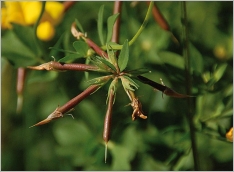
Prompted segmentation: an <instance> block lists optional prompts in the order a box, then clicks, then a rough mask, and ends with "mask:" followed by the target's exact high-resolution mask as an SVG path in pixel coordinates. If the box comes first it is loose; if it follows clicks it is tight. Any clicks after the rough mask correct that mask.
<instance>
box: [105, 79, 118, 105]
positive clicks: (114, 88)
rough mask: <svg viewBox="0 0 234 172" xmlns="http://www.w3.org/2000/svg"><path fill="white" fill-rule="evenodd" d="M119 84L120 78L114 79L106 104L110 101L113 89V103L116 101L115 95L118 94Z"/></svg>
mask: <svg viewBox="0 0 234 172" xmlns="http://www.w3.org/2000/svg"><path fill="white" fill-rule="evenodd" d="M117 86H118V79H114V80H113V81H112V82H111V84H110V86H109V89H108V95H107V99H106V104H107V103H108V100H109V97H110V91H111V90H113V95H114V101H113V104H114V102H115V96H116V90H117Z"/></svg>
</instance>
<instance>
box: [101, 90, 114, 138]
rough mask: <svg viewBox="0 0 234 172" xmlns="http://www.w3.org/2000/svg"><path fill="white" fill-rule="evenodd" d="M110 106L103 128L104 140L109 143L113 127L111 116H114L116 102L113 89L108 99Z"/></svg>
mask: <svg viewBox="0 0 234 172" xmlns="http://www.w3.org/2000/svg"><path fill="white" fill-rule="evenodd" d="M108 100H109V101H108V107H107V111H106V116H105V120H104V130H103V140H104V141H105V142H106V143H107V142H108V141H109V139H110V127H111V116H112V107H113V102H114V94H113V90H111V91H110V95H109V99H108Z"/></svg>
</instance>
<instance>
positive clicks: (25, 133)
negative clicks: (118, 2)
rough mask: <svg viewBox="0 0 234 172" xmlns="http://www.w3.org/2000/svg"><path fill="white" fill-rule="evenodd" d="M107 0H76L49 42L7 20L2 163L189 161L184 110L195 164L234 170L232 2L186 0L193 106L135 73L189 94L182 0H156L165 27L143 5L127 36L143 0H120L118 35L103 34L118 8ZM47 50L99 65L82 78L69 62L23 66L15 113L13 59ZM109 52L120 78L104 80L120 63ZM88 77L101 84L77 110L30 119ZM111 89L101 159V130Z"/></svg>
mask: <svg viewBox="0 0 234 172" xmlns="http://www.w3.org/2000/svg"><path fill="white" fill-rule="evenodd" d="M113 4H114V3H113V2H79V3H76V4H75V5H74V6H73V7H72V8H71V9H70V10H69V11H68V12H66V13H65V16H64V19H63V21H62V22H61V24H60V25H58V26H57V28H56V29H57V30H56V31H57V34H56V35H55V37H54V39H53V40H52V41H50V42H47V43H45V42H37V41H35V40H34V34H33V28H32V27H23V26H20V25H17V24H14V26H13V30H8V31H3V32H2V37H1V42H2V44H1V51H2V58H1V62H2V63H1V67H2V69H1V71H2V91H1V96H2V97H1V98H2V101H1V102H2V104H1V105H2V106H1V107H2V117H1V121H2V127H1V129H2V133H1V134H2V142H1V146H2V156H1V165H2V170H3V171H5V170H17V171H18V170H22V171H26V170H30V171H31V170H35V171H39V170H53V171H68V170H69V171H73V170H95V171H96V170H99V171H102V170H103V171H104V170H105V171H110V170H133V171H141V170H142V171H146V170H150V171H156V170H158V171H159V170H160V171H165V170H166V171H169V170H170V171H171V170H181V171H187V170H194V162H193V159H194V158H193V152H192V149H191V137H190V128H189V127H188V126H189V124H188V121H187V115H188V111H192V114H193V122H194V127H195V137H196V143H197V155H198V158H199V165H200V170H202V171H213V170H221V171H225V170H230V171H231V170H233V145H232V143H231V142H229V141H227V139H226V138H225V134H226V133H227V131H228V130H229V129H230V128H231V127H232V126H233V122H232V121H233V64H232V63H233V59H232V58H233V57H232V56H233V52H232V47H233V43H232V42H233V41H232V40H233V35H232V30H233V24H232V21H233V16H232V13H233V9H232V5H233V4H232V2H221V1H220V2H195V1H194V2H186V4H187V16H188V30H189V49H188V50H189V53H190V56H189V59H190V66H191V71H190V72H191V73H190V77H191V94H192V96H194V97H192V98H191V99H190V100H191V102H192V107H191V109H188V104H187V99H176V98H172V97H168V96H166V95H163V98H162V93H161V92H159V91H156V90H153V88H152V87H149V86H148V85H145V84H142V83H141V82H138V81H135V79H134V77H135V76H137V75H141V74H144V76H146V77H147V78H150V79H151V80H153V81H155V82H160V78H161V79H162V80H163V83H164V84H165V85H166V86H167V87H170V88H172V89H173V90H176V91H178V92H180V93H184V94H186V86H188V83H186V78H185V69H184V66H185V61H184V57H183V46H184V45H183V38H182V37H181V35H182V29H181V28H182V24H183V23H182V22H181V2H163V1H161V2H155V4H157V7H158V8H159V9H160V11H161V13H162V14H163V15H164V18H165V19H166V20H167V22H168V23H169V25H170V31H165V30H163V29H162V28H160V26H159V25H158V23H157V22H155V20H154V18H153V17H152V16H151V14H152V13H150V19H149V21H148V24H147V25H144V28H143V30H142V32H141V34H140V35H137V36H136V39H135V38H134V41H133V43H132V44H131V45H130V44H129V42H130V41H129V42H128V40H130V38H132V37H134V36H135V35H136V33H137V31H138V30H139V28H140V26H141V25H142V21H143V19H144V18H145V16H146V12H147V4H146V3H145V2H138V4H136V5H135V6H134V7H133V4H131V2H123V4H122V5H123V6H122V11H121V22H120V23H121V27H120V35H119V36H120V37H119V38H120V39H119V40H120V42H119V43H118V44H117V43H112V42H109V41H110V39H111V36H112V33H113V25H114V22H115V21H116V19H117V17H118V16H120V15H118V14H116V15H111V13H112V11H113ZM104 5H105V8H104ZM99 7H100V8H99ZM207 7H209V8H207ZM74 18H77V19H76V20H75V22H76V25H77V27H78V28H79V31H82V32H84V30H85V31H86V32H87V36H88V38H91V39H92V40H93V41H94V42H96V43H97V42H98V40H99V41H100V42H101V44H98V45H99V46H100V47H102V48H103V50H105V49H106V50H107V53H108V56H109V57H110V58H109V59H106V58H103V57H99V56H96V54H94V52H93V51H90V49H89V47H88V45H87V43H86V42H85V41H84V40H75V39H74V38H73V37H72V35H71V33H70V25H71V24H72V22H74ZM78 20H79V21H78ZM95 21H97V23H95ZM106 31H107V32H106ZM68 33H69V34H68ZM105 33H106V34H105ZM172 33H173V35H174V36H175V37H176V38H177V40H178V41H179V44H177V43H176V42H174V39H173V38H172V36H171V35H172ZM61 35H62V36H61ZM105 41H106V42H105ZM39 43H40V45H39ZM121 45H123V46H121ZM49 47H53V48H52V49H49ZM120 47H121V48H120ZM118 50H120V51H118ZM90 52H91V53H90ZM116 53H119V55H118V54H117V55H116ZM51 55H53V56H54V57H55V59H60V60H59V62H66V63H68V62H78V63H84V61H85V60H90V64H94V65H96V66H98V67H99V68H100V70H99V71H100V72H96V73H94V72H89V75H88V78H85V76H84V74H83V73H79V72H74V71H67V72H55V71H32V70H27V72H28V73H27V77H26V82H25V90H24V93H23V95H24V102H23V109H22V112H21V113H20V114H16V106H17V101H16V100H17V95H16V91H15V89H16V86H15V84H16V80H17V77H16V76H17V73H16V72H17V68H18V67H26V66H29V65H35V64H37V65H38V64H41V63H45V62H48V61H51ZM80 57H86V59H83V58H80ZM116 62H117V67H119V70H120V72H122V73H121V75H120V76H119V79H121V82H122V86H123V87H118V84H117V81H118V80H113V81H112V80H111V79H113V78H112V76H113V75H114V73H117V72H118V69H117V67H116V64H115V63H116ZM149 71H150V72H149ZM103 74H104V75H103ZM100 75H101V76H100ZM114 76H115V75H114ZM87 80H88V81H87ZM86 81H87V82H86ZM87 83H88V84H90V85H92V84H100V85H102V87H101V88H100V89H99V90H98V91H97V92H95V93H93V94H92V95H90V96H89V97H87V98H86V99H85V100H83V101H82V102H81V103H79V104H78V105H77V106H76V107H75V110H74V111H72V112H70V114H72V115H73V116H74V119H72V118H71V117H70V116H69V115H64V116H63V118H60V119H58V120H56V121H53V122H51V123H49V124H47V125H43V126H39V127H34V128H30V129H29V128H28V127H30V126H31V125H33V124H35V123H36V122H38V121H40V120H42V119H44V118H46V117H47V116H48V114H50V113H51V112H52V111H53V110H54V109H55V108H56V107H57V106H61V105H63V104H65V103H66V102H67V101H68V100H70V99H72V98H73V97H75V96H76V95H78V94H79V93H81V92H82V91H83V90H84V89H85V88H86V87H87ZM119 85H120V84H119ZM110 89H113V90H114V91H115V94H116V97H115V103H114V106H113V114H112V125H111V139H110V141H109V143H108V156H107V163H105V161H104V149H105V144H104V141H103V140H102V132H103V121H104V116H105V110H106V109H107V107H106V98H108V96H109V94H108V91H109V90H110ZM126 89H127V90H131V91H134V93H135V94H136V95H138V99H139V100H141V103H142V110H143V111H144V115H147V117H148V118H147V119H145V120H143V119H141V118H139V119H137V120H136V121H132V120H131V114H132V107H131V106H128V105H129V103H131V102H130V101H129V98H128V96H127V95H126V93H125V92H124V90H126ZM58 162H59V163H58Z"/></svg>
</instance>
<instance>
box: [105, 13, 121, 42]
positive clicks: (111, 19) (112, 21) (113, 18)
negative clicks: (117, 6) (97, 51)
mask: <svg viewBox="0 0 234 172" xmlns="http://www.w3.org/2000/svg"><path fill="white" fill-rule="evenodd" d="M118 16H119V13H117V14H114V15H112V16H110V17H108V19H107V39H106V42H109V41H110V40H111V38H112V33H113V27H114V24H115V21H116V19H117V17H118Z"/></svg>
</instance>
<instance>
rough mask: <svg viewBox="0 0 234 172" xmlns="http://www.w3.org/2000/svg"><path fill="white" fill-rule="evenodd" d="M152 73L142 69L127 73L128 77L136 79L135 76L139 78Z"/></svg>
mask: <svg viewBox="0 0 234 172" xmlns="http://www.w3.org/2000/svg"><path fill="white" fill-rule="evenodd" d="M150 72H151V71H149V70H148V69H146V68H140V69H135V70H130V71H126V75H128V76H130V77H134V76H138V75H142V74H145V73H150Z"/></svg>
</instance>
